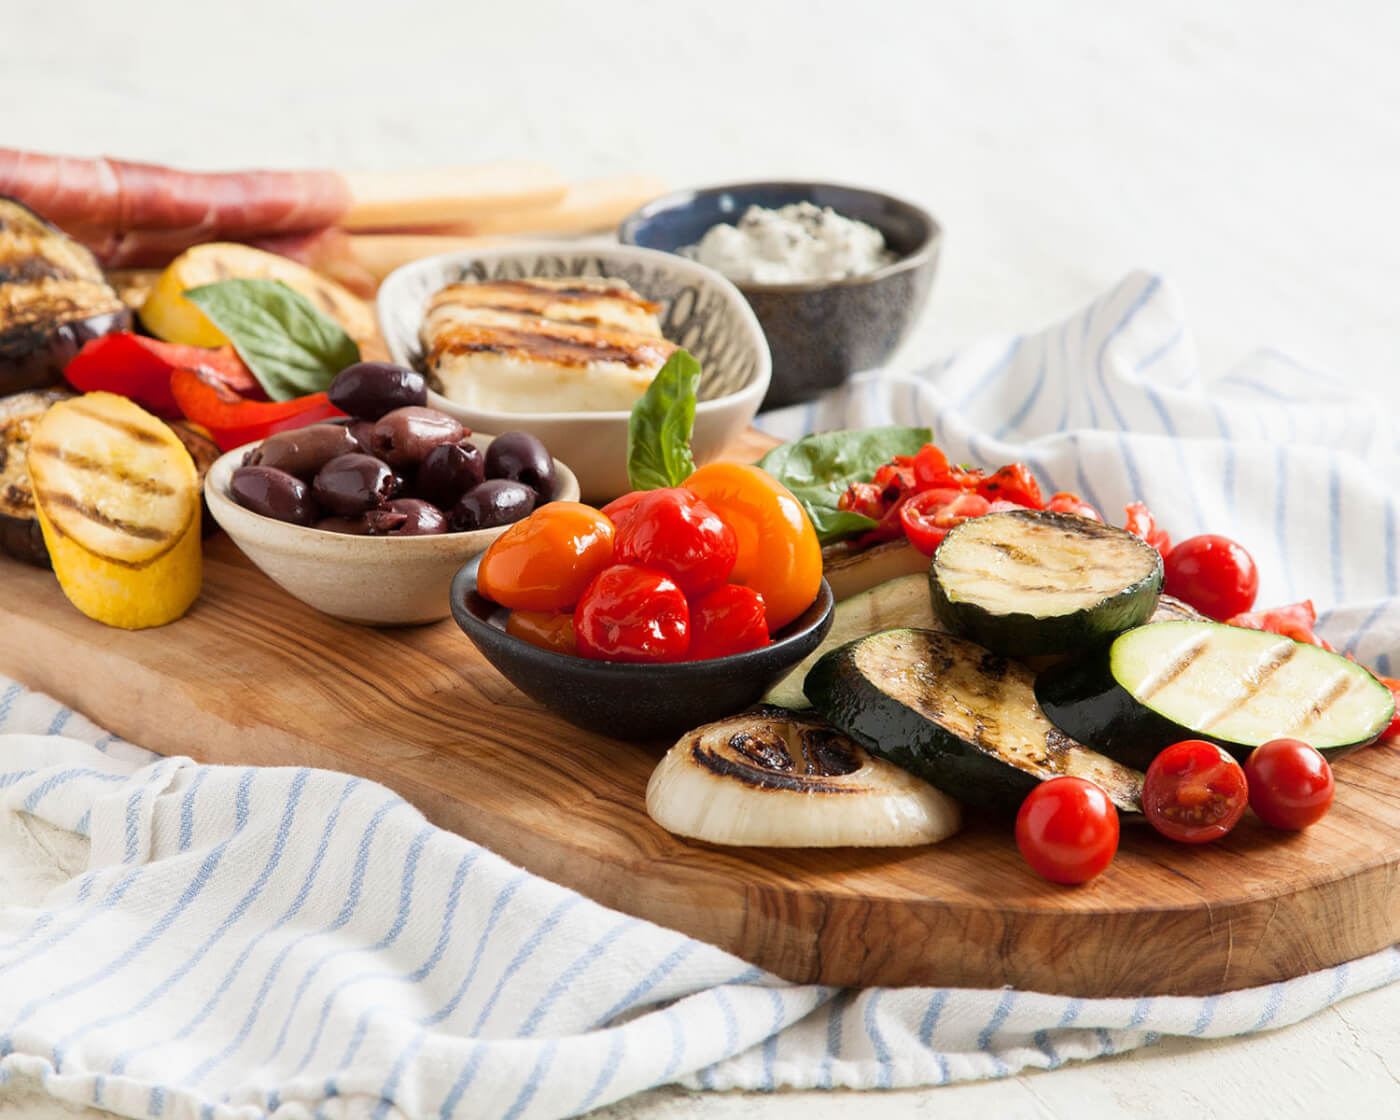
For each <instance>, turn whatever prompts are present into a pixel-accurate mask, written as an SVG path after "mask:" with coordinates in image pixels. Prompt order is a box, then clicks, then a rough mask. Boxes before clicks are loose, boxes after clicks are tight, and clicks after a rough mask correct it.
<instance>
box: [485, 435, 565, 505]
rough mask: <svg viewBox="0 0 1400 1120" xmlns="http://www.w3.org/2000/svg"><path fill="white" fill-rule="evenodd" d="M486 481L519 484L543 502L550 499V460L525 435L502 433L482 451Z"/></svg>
mask: <svg viewBox="0 0 1400 1120" xmlns="http://www.w3.org/2000/svg"><path fill="white" fill-rule="evenodd" d="M486 477H487V478H509V479H512V480H514V481H515V482H523V483H524V484H525V485H526V486H528V487H529V488H530V489H531V490H533V491H534V492H535V493H536V494H538V495H539V500H540V501H541V502H542V503H543V502H547V501H549V499H550V498H552V497H554V485H555V483H554V456H552V455H551V454H550V453H549V450H548V449H547V448H546V447H545V445H544V444H542V443H541V442H540V441H539V440H538V439H536V438H535V437H534V436H532V435H531V434H530V433H529V432H502V433H501V434H500V435H498V436H497V437H496V438H495V439H493V440H492V441H491V446H490V447H488V448H487V449H486Z"/></svg>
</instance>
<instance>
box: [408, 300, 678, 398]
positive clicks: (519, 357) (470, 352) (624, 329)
mask: <svg viewBox="0 0 1400 1120" xmlns="http://www.w3.org/2000/svg"><path fill="white" fill-rule="evenodd" d="M660 309H661V308H660V305H658V304H655V303H652V302H650V301H649V300H645V299H643V298H642V297H641V296H639V295H638V294H637V293H636V292H635V291H633V290H632V288H631V287H629V286H628V285H627V284H625V283H623V282H622V281H620V280H608V279H592V278H582V277H567V278H561V279H554V278H538V279H532V280H505V281H492V282H486V283H478V284H453V285H451V286H449V287H447V288H444V289H442V291H440V292H438V293H437V294H436V295H435V296H434V297H433V298H432V300H431V301H430V302H429V305H428V312H427V315H426V316H425V317H424V320H423V327H422V333H421V338H422V343H423V349H424V352H425V354H426V356H427V370H428V373H429V376H430V377H431V378H432V379H433V380H435V381H436V385H437V388H439V389H440V391H441V392H442V394H443V395H444V396H445V397H447V398H449V399H450V400H454V401H458V402H460V403H461V404H464V405H467V406H469V407H472V408H485V409H499V410H501V411H505V412H570V411H588V412H599V411H620V410H626V409H629V408H631V407H632V405H633V404H634V403H636V401H637V399H638V398H639V397H640V396H641V395H642V394H643V393H645V392H646V390H647V386H648V385H650V384H651V380H652V378H654V377H655V376H656V373H657V371H658V370H659V369H660V368H661V367H662V365H664V364H665V362H666V359H667V358H669V357H670V356H671V354H672V353H673V352H674V351H675V349H676V347H675V345H674V344H672V343H670V342H667V341H666V340H665V339H664V338H662V337H661V329H660V325H659V324H658V322H657V318H656V316H657V312H658V311H660Z"/></svg>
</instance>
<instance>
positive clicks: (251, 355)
mask: <svg viewBox="0 0 1400 1120" xmlns="http://www.w3.org/2000/svg"><path fill="white" fill-rule="evenodd" d="M185 298H186V299H188V300H189V301H190V302H191V303H193V304H194V305H195V306H196V307H198V308H199V309H200V310H201V311H203V312H204V314H205V315H207V316H208V317H209V319H210V321H211V322H212V323H213V324H214V325H215V326H216V327H218V328H219V330H221V331H222V332H223V333H224V334H225V335H227V336H228V339H229V341H230V342H232V343H233V347H234V349H235V350H237V351H238V356H239V357H240V358H242V359H243V361H244V362H245V363H247V366H248V368H249V369H250V370H252V371H253V376H254V377H256V378H257V379H258V384H260V385H261V386H262V387H263V388H264V389H265V390H266V391H267V395H268V396H269V397H271V398H272V399H273V400H275V401H289V400H291V399H292V398H293V397H304V396H306V395H307V394H308V393H320V392H323V391H325V390H326V389H327V388H329V387H330V383H331V382H332V381H333V380H335V375H336V374H337V373H339V372H340V371H341V370H343V369H344V368H345V367H346V366H349V365H354V364H355V363H356V362H358V361H359V360H360V348H359V346H357V345H356V344H355V340H354V339H353V338H351V337H350V336H349V335H348V334H346V333H345V331H344V329H343V328H342V327H341V325H340V324H339V323H337V322H336V321H335V320H334V319H332V318H330V317H328V316H326V315H323V314H322V313H321V312H320V311H318V310H316V308H315V307H314V306H313V305H312V303H311V301H310V300H308V299H307V298H306V297H305V296H304V295H302V294H301V293H300V292H298V291H295V290H293V289H292V288H289V287H288V286H287V285H286V284H284V283H282V281H280V280H252V279H246V278H238V279H233V280H220V281H219V282H218V283H217V284H205V285H203V286H201V287H198V288H189V289H187V290H186V291H185Z"/></svg>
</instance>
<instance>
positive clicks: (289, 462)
mask: <svg viewBox="0 0 1400 1120" xmlns="http://www.w3.org/2000/svg"><path fill="white" fill-rule="evenodd" d="M359 449H360V448H359V446H358V444H357V443H356V442H355V437H354V435H353V434H352V433H351V432H350V429H349V428H347V427H345V426H344V425H342V424H312V425H310V426H309V427H306V428H294V429H292V430H291V431H289V432H277V433H275V434H273V435H270V436H268V437H267V439H265V440H263V441H262V444H261V446H259V447H257V448H255V449H254V451H253V459H252V462H253V464H255V465H261V466H264V467H276V468H277V469H278V470H279V471H286V472H287V473H288V474H294V475H296V476H297V477H298V478H300V479H302V480H303V481H307V482H309V481H310V480H311V479H313V478H315V477H316V472H317V471H319V470H320V469H321V468H322V467H324V466H325V465H326V464H327V463H329V462H330V461H331V460H332V459H334V458H335V457H336V456H337V455H348V454H350V453H351V452H352V451H358V450H359Z"/></svg>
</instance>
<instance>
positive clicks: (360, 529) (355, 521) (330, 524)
mask: <svg viewBox="0 0 1400 1120" xmlns="http://www.w3.org/2000/svg"><path fill="white" fill-rule="evenodd" d="M374 512H375V511H374V510H370V511H369V513H362V514H361V515H360V516H359V517H323V518H321V520H320V521H318V522H316V525H315V527H316V528H317V529H324V530H325V531H326V532H328V533H348V534H349V535H350V536H352V537H366V536H368V535H369V531H370V525H369V518H370V515H371V514H373V513H374Z"/></svg>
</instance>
